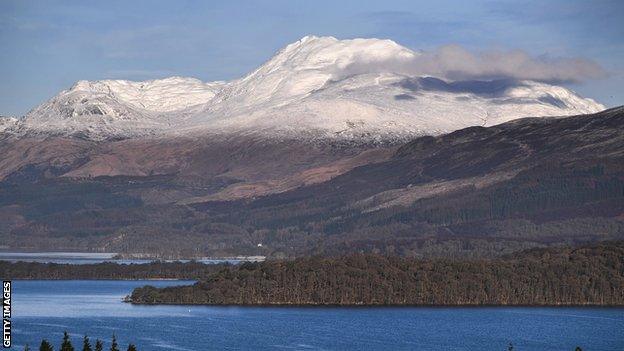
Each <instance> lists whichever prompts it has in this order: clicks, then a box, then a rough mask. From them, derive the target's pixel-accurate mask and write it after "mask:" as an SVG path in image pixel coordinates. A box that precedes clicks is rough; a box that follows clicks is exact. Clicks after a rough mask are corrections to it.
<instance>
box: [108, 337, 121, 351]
mask: <svg viewBox="0 0 624 351" xmlns="http://www.w3.org/2000/svg"><path fill="white" fill-rule="evenodd" d="M110 351H119V347H118V345H117V338H116V337H115V334H113V341H112V343H111V347H110Z"/></svg>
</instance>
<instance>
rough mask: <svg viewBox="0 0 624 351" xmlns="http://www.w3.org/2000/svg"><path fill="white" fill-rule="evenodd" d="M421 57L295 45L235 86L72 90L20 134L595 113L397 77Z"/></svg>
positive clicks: (528, 94) (349, 128)
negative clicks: (25, 132)
mask: <svg viewBox="0 0 624 351" xmlns="http://www.w3.org/2000/svg"><path fill="white" fill-rule="evenodd" d="M418 55H420V54H419V53H417V52H414V51H412V50H409V49H407V48H404V47H402V46H400V45H398V44H397V43H395V42H393V41H391V40H379V39H353V40H338V39H335V38H332V37H322V38H319V37H311V36H310V37H304V38H303V39H301V40H299V41H297V42H295V43H293V44H290V45H288V46H286V47H285V48H284V49H282V50H281V51H279V52H278V53H277V54H276V55H275V56H274V57H273V58H271V59H270V60H269V61H267V62H266V63H265V64H263V65H262V66H260V67H259V68H258V69H256V70H255V71H253V72H251V73H249V74H248V75H246V76H245V77H243V78H241V79H237V80H234V81H230V82H211V83H203V82H201V81H199V80H197V79H192V78H179V77H173V78H167V79H162V80H153V81H148V82H130V81H121V80H105V81H97V82H87V81H80V82H78V83H76V85H74V87H72V88H71V89H70V90H67V91H63V92H61V93H60V94H59V95H57V96H56V97H54V98H52V99H51V100H49V101H47V102H46V103H44V104H42V105H41V106H39V107H37V108H35V109H34V110H32V111H31V112H30V113H29V114H28V115H27V116H25V118H23V119H22V120H21V121H20V122H19V123H18V124H19V126H20V128H19V130H21V131H28V132H44V133H56V134H81V135H86V136H88V137H90V138H93V139H106V138H111V137H132V136H140V135H180V134H188V133H207V132H212V133H227V132H241V131H244V132H247V133H263V134H267V135H273V136H275V135H288V136H295V137H298V136H299V137H300V136H302V135H313V136H315V137H319V136H320V137H329V138H347V139H352V138H364V139H367V140H368V139H372V140H383V139H388V138H403V137H409V136H414V135H423V134H439V133H443V132H449V131H452V130H456V129H460V128H464V127H468V126H473V125H485V126H487V125H493V124H498V123H502V122H505V121H508V120H511V119H515V118H520V117H526V116H563V115H573V114H582V113H592V112H597V111H599V110H602V109H604V106H602V105H600V104H598V103H596V102H595V101H593V100H591V99H585V98H582V97H580V96H578V95H577V94H575V93H574V92H572V91H570V90H568V89H565V88H562V87H559V86H553V85H549V84H545V83H538V82H533V81H514V80H494V81H449V80H445V79H443V78H441V77H426V76H425V77H414V76H409V75H406V74H404V73H402V72H401V70H400V69H398V68H399V67H401V66H402V65H404V64H405V63H407V62H409V61H410V60H412V59H414V58H415V57H418Z"/></svg>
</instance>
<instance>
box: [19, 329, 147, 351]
mask: <svg viewBox="0 0 624 351" xmlns="http://www.w3.org/2000/svg"><path fill="white" fill-rule="evenodd" d="M29 350H30V347H29V346H28V345H26V347H25V348H24V351H29ZM59 350H60V351H74V350H78V349H74V346H73V345H72V343H71V340H70V339H69V334H68V333H67V331H66V332H64V333H63V341H62V342H61V347H60V348H59ZM103 350H104V343H102V341H101V340H100V339H97V340H95V345H94V346H91V340H89V337H88V336H86V335H85V337H84V338H83V340H82V351H103ZM109 350H110V351H120V348H119V344H117V338H116V337H115V334H113V340H112V341H111V345H110V348H109ZM39 351H54V347H53V346H52V344H50V342H49V341H48V340H46V339H43V340H41V344H40V345H39ZM127 351H137V348H136V346H134V344H129V345H128V348H127Z"/></svg>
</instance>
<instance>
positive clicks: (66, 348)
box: [61, 331, 74, 351]
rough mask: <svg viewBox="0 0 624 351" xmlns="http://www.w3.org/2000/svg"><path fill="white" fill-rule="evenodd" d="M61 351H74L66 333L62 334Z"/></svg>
mask: <svg viewBox="0 0 624 351" xmlns="http://www.w3.org/2000/svg"><path fill="white" fill-rule="evenodd" d="M61 351H74V347H73V346H72V344H71V341H70V340H69V334H67V331H65V332H63V343H62V344H61Z"/></svg>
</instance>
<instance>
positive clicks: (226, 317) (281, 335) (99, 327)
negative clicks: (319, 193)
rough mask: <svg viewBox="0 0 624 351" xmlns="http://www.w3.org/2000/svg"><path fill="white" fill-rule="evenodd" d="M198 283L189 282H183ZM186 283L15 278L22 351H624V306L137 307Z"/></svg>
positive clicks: (17, 336)
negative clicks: (80, 349) (146, 288)
mask: <svg viewBox="0 0 624 351" xmlns="http://www.w3.org/2000/svg"><path fill="white" fill-rule="evenodd" d="M182 283H188V282H182ZM145 284H152V285H157V286H167V285H176V284H180V282H178V281H156V282H155V281H151V282H147V281H14V282H13V318H12V323H13V328H14V329H13V341H14V345H15V346H16V347H15V348H14V349H17V350H22V349H23V345H24V344H25V343H28V344H29V345H31V347H32V346H33V345H36V346H38V345H39V343H40V341H41V338H43V337H45V338H47V339H48V340H50V341H52V342H53V344H54V346H55V349H56V350H58V345H60V340H61V337H62V332H63V331H64V330H67V331H69V332H70V335H71V337H72V340H73V341H74V346H76V345H77V344H79V343H80V340H81V338H82V336H83V335H84V334H87V335H89V336H90V337H91V338H92V339H95V338H101V339H104V340H106V343H105V347H106V348H108V347H109V341H110V337H111V335H112V334H113V333H115V334H116V335H117V337H118V340H119V341H120V344H121V345H122V346H123V349H124V350H125V347H126V345H127V344H128V343H129V342H132V343H135V344H136V345H137V346H138V349H139V351H142V350H249V349H254V350H276V349H277V350H279V349H295V350H501V351H503V350H506V349H507V345H508V343H509V342H512V343H513V344H514V349H515V350H518V351H524V350H570V351H572V350H574V348H575V347H576V346H581V347H582V348H583V350H584V351H588V350H589V351H591V350H600V351H609V350H624V309H621V308H528V307H517V308H495V307H485V308H412V307H408V308H289V307H283V308H272V307H271V308H269V307H208V306H133V305H130V304H125V303H123V302H121V299H122V297H123V296H125V295H126V294H128V293H129V292H130V291H131V290H132V288H134V287H136V286H140V285H145Z"/></svg>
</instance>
